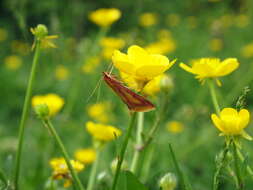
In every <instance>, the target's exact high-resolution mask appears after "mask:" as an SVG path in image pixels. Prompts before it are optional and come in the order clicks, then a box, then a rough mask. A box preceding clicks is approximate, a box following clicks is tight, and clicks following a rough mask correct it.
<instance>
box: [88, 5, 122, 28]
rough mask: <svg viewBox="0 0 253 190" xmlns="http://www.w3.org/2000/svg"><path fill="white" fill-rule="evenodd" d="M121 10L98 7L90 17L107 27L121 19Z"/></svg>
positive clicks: (99, 24)
mask: <svg viewBox="0 0 253 190" xmlns="http://www.w3.org/2000/svg"><path fill="white" fill-rule="evenodd" d="M120 17H121V12H120V10H119V9H116V8H110V9H98V10H96V11H93V12H91V13H90V14H89V19H90V20H91V21H92V22H94V23H95V24H97V25H98V26H101V27H107V26H110V25H112V24H113V23H114V22H116V21H117V20H119V18H120Z"/></svg>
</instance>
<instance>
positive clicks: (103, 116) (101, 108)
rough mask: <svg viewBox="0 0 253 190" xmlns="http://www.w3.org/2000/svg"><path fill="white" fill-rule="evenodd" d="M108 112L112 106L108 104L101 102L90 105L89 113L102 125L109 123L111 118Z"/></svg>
mask: <svg viewBox="0 0 253 190" xmlns="http://www.w3.org/2000/svg"><path fill="white" fill-rule="evenodd" d="M108 110H110V104H109V103H108V102H99V103H96V104H93V105H90V106H89V107H88V110H87V112H88V115H89V116H90V117H91V118H92V119H94V120H97V121H99V122H102V123H107V122H108V121H109V118H110V115H109V113H108Z"/></svg>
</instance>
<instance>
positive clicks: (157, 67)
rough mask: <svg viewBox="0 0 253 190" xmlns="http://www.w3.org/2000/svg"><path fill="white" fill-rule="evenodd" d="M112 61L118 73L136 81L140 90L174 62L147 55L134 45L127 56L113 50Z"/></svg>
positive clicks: (159, 56)
mask: <svg viewBox="0 0 253 190" xmlns="http://www.w3.org/2000/svg"><path fill="white" fill-rule="evenodd" d="M112 61H113V64H114V66H115V67H116V68H117V69H118V70H119V71H120V72H122V73H124V74H126V75H129V77H132V78H133V79H134V80H136V82H137V83H138V84H139V87H140V88H139V89H140V90H141V89H142V88H143V87H144V86H145V85H146V83H147V82H148V81H150V80H152V79H153V78H155V77H157V76H158V75H161V74H162V73H164V72H165V71H166V70H168V69H169V68H170V67H171V66H172V65H173V64H174V63H175V60H174V61H172V62H170V61H169V59H168V58H167V57H165V56H163V55H159V54H149V53H148V52H147V51H145V50H144V49H143V48H141V47H139V46H136V45H133V46H131V47H129V48H128V51H127V54H124V53H121V52H120V51H119V50H115V51H114V53H113V56H112Z"/></svg>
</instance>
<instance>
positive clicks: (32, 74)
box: [13, 40, 40, 190]
mask: <svg viewBox="0 0 253 190" xmlns="http://www.w3.org/2000/svg"><path fill="white" fill-rule="evenodd" d="M39 56H40V41H38V40H37V41H36V47H35V53H34V57H33V62H32V68H31V72H30V76H29V80H28V85H27V89H26V95H25V101H24V105H23V110H22V116H21V121H20V124H19V134H18V148H17V154H16V160H15V170H14V179H13V180H14V189H15V190H18V189H19V187H18V185H19V184H18V183H19V175H20V163H21V160H22V149H23V141H24V131H25V124H26V121H27V118H28V113H29V110H30V102H31V96H32V91H33V84H34V79H35V76H36V70H37V65H38V60H39Z"/></svg>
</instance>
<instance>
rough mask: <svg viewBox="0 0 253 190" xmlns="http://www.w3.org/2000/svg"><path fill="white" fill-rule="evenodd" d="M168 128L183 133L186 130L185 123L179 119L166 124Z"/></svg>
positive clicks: (172, 131)
mask: <svg viewBox="0 0 253 190" xmlns="http://www.w3.org/2000/svg"><path fill="white" fill-rule="evenodd" d="M166 128H167V130H168V131H169V132H171V133H181V132H182V131H183V130H184V124H183V123H181V122H179V121H170V122H168V123H167V124H166Z"/></svg>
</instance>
